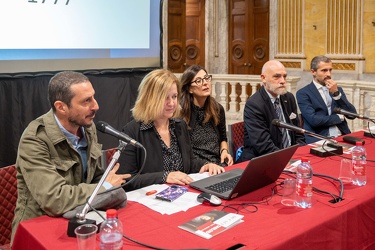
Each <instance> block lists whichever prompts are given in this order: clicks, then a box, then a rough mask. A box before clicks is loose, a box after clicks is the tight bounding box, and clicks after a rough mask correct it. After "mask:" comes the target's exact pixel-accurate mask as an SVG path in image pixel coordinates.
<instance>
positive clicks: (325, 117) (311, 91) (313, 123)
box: [296, 82, 357, 143]
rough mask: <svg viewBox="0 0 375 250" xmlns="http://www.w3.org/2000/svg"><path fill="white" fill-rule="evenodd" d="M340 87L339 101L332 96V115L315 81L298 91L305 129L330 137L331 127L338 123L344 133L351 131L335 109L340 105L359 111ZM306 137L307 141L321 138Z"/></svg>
mask: <svg viewBox="0 0 375 250" xmlns="http://www.w3.org/2000/svg"><path fill="white" fill-rule="evenodd" d="M338 89H339V91H340V93H341V98H340V99H339V100H337V101H336V100H334V99H333V98H332V105H331V110H332V113H331V115H329V114H328V109H327V105H326V104H325V102H324V100H323V98H322V96H321V95H320V93H319V91H318V89H317V88H316V87H315V85H314V83H313V82H311V83H310V84H308V85H306V86H305V87H303V88H301V89H300V90H298V91H297V93H296V97H297V101H298V106H299V109H300V111H301V114H302V118H303V123H304V129H305V130H307V131H310V132H313V133H316V134H319V135H322V136H327V137H328V136H329V127H330V126H333V125H336V126H337V127H338V129H339V130H340V131H341V133H342V134H343V135H345V134H349V133H350V129H349V127H348V124H347V122H346V120H344V121H341V119H340V117H339V116H338V115H337V114H336V113H334V112H333V110H334V108H336V107H338V108H341V109H344V110H346V111H349V112H352V113H356V112H357V111H356V109H355V107H354V106H353V105H352V104H351V103H350V102H349V101H348V99H347V98H346V95H345V93H344V91H343V89H342V88H341V87H339V88H338ZM346 118H348V119H354V117H349V116H346ZM305 137H306V143H312V142H315V141H318V140H320V139H319V138H315V137H311V136H308V135H306V136H305Z"/></svg>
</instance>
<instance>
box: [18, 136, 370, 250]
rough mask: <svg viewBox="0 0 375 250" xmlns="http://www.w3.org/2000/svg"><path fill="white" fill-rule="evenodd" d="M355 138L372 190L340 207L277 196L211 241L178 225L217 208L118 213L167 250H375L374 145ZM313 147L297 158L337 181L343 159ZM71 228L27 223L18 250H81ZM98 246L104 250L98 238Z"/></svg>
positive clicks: (133, 207)
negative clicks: (293, 202)
mask: <svg viewBox="0 0 375 250" xmlns="http://www.w3.org/2000/svg"><path fill="white" fill-rule="evenodd" d="M353 135H354V136H357V137H361V138H363V139H364V140H365V141H366V144H365V148H366V149H367V153H368V157H367V158H368V164H367V185H366V186H363V187H357V186H353V185H351V184H349V185H345V191H344V199H345V200H343V201H341V202H339V203H336V204H332V203H330V202H329V200H332V197H331V196H329V195H322V194H318V193H314V195H313V206H312V208H310V209H300V208H296V207H285V206H283V205H282V204H281V203H280V200H281V197H280V196H278V195H275V196H274V197H272V199H271V200H270V201H269V202H268V203H267V204H257V205H256V206H257V208H258V211H256V212H254V213H252V212H250V210H253V207H251V206H249V207H241V206H238V209H239V210H240V213H241V214H243V215H244V222H243V223H241V224H239V225H236V226H235V227H233V228H231V229H229V230H227V231H225V232H223V233H221V234H219V235H217V236H215V237H213V238H211V239H209V240H207V239H204V238H201V237H199V236H196V235H194V234H192V233H189V232H187V231H184V230H182V229H179V228H178V225H180V224H183V223H184V222H186V221H188V220H190V219H192V218H194V217H196V216H199V215H201V214H203V213H204V212H207V211H210V210H212V209H215V207H212V206H209V205H199V206H196V207H194V208H191V209H189V210H188V211H186V212H179V213H176V214H173V215H161V214H159V213H157V212H155V211H152V210H150V209H149V208H147V207H145V206H143V205H141V204H138V203H136V202H128V204H127V206H126V207H125V208H123V209H120V210H119V218H120V220H121V221H122V222H123V225H124V234H125V235H126V236H128V237H130V238H132V239H134V240H136V241H139V242H142V243H145V244H149V245H152V246H155V247H158V248H168V249H191V248H207V249H227V248H230V247H233V246H235V245H237V244H243V245H245V247H244V248H245V249H375V163H374V162H373V161H374V160H375V144H374V142H375V140H373V139H370V138H368V137H363V132H357V133H354V134H353ZM339 141H340V140H339ZM310 148H311V147H310V146H305V147H300V148H299V149H298V150H297V152H296V154H295V155H294V156H293V159H296V160H298V159H300V158H301V157H302V156H307V157H308V158H309V160H310V163H311V165H312V167H313V170H314V173H319V174H325V175H329V176H333V177H336V178H337V177H338V174H339V165H340V160H341V158H340V157H338V156H331V157H326V158H321V157H318V156H314V155H311V154H309V150H310ZM343 156H346V157H350V155H343ZM245 166H246V163H242V164H238V165H236V166H235V167H245ZM281 177H285V175H284V174H283V175H282V176H281ZM273 186H274V185H269V186H267V187H264V188H262V189H259V190H257V191H255V192H252V193H250V194H247V195H244V196H241V197H238V198H236V199H234V200H231V201H224V204H225V205H228V204H240V203H244V202H247V203H249V202H257V201H260V200H262V198H264V197H268V196H270V194H271V188H272V187H273ZM313 186H314V187H316V188H318V189H321V190H324V191H328V192H331V193H334V194H339V185H338V182H335V181H331V180H330V179H324V178H320V177H316V176H315V177H314V180H313ZM191 191H194V190H191ZM246 208H247V209H248V210H246ZM227 211H230V212H234V211H233V210H227ZM67 226H68V221H67V220H65V219H63V218H51V217H48V216H42V217H39V218H35V219H31V220H28V221H24V222H22V223H21V224H20V225H19V228H18V231H17V233H16V237H15V241H14V245H13V249H14V250H18V249H77V243H76V239H75V238H70V237H68V236H67V234H66V232H67ZM97 243H98V246H99V240H98V238H97ZM134 248H143V247H142V246H140V245H139V244H136V243H133V242H131V241H129V240H127V239H124V249H134ZM233 249H234V248H233Z"/></svg>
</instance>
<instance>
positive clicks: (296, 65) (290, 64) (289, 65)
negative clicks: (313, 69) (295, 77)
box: [282, 61, 302, 69]
mask: <svg viewBox="0 0 375 250" xmlns="http://www.w3.org/2000/svg"><path fill="white" fill-rule="evenodd" d="M282 64H283V65H284V67H285V68H295V69H301V66H302V65H301V62H287V61H283V62H282Z"/></svg>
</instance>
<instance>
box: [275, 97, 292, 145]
mask: <svg viewBox="0 0 375 250" xmlns="http://www.w3.org/2000/svg"><path fill="white" fill-rule="evenodd" d="M273 105H274V108H275V111H276V114H277V117H278V118H279V120H280V121H284V117H283V113H282V111H281V106H280V99H279V98H276V100H275V102H274V103H273ZM281 133H282V144H283V148H287V147H289V139H288V134H287V133H288V132H287V131H286V129H285V128H281Z"/></svg>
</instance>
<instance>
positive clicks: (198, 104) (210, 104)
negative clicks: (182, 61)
mask: <svg viewBox="0 0 375 250" xmlns="http://www.w3.org/2000/svg"><path fill="white" fill-rule="evenodd" d="M211 80H212V75H208V74H207V71H206V70H205V69H204V68H203V67H201V66H200V65H192V66H190V67H189V68H187V69H186V70H185V72H184V73H183V75H182V77H181V83H182V95H181V101H180V105H181V117H182V119H183V120H184V121H185V122H186V123H187V124H188V128H189V133H190V139H191V144H192V148H193V154H194V156H195V157H196V158H199V159H202V160H204V161H206V162H212V163H216V164H219V165H221V166H226V165H232V164H233V158H232V156H231V155H230V154H229V152H228V143H227V134H226V124H225V111H224V108H223V106H222V105H221V104H219V103H218V102H217V101H216V100H215V99H214V98H213V97H211Z"/></svg>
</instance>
